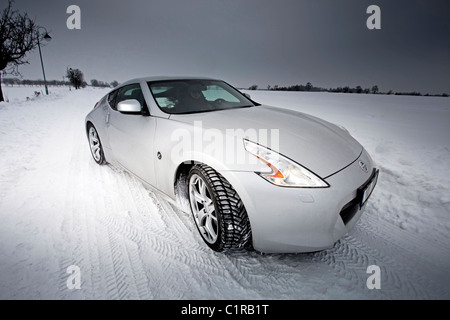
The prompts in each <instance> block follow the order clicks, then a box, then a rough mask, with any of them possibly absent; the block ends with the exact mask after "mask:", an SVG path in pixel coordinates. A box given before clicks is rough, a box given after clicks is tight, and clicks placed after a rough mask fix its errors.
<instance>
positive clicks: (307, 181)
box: [244, 139, 329, 188]
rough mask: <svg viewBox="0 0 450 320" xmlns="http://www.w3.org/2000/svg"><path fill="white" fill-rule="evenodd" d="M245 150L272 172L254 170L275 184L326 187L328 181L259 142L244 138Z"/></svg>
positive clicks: (298, 186)
mask: <svg viewBox="0 0 450 320" xmlns="http://www.w3.org/2000/svg"><path fill="white" fill-rule="evenodd" d="M244 147H245V150H247V151H248V152H250V153H251V154H252V155H254V156H255V157H257V158H258V159H260V160H261V161H262V162H264V163H265V164H266V165H267V166H268V167H269V168H270V169H271V170H272V172H269V173H266V172H256V173H257V174H258V175H260V176H261V177H263V178H264V179H266V180H267V181H269V182H270V183H273V184H275V185H277V186H283V187H297V188H326V187H329V185H328V183H326V182H325V181H323V180H322V179H321V178H319V177H318V176H317V175H315V174H314V173H312V172H311V171H309V170H308V169H306V168H304V167H302V166H301V165H299V164H298V163H296V162H294V161H292V160H290V159H288V158H286V157H284V156H283V155H281V154H279V153H278V152H275V151H272V150H270V149H268V148H265V147H263V146H261V145H259V144H256V143H254V142H251V141H249V140H246V139H244Z"/></svg>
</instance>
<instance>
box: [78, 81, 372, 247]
mask: <svg viewBox="0 0 450 320" xmlns="http://www.w3.org/2000/svg"><path fill="white" fill-rule="evenodd" d="M86 133H87V136H88V140H89V146H90V150H91V153H92V156H93V158H94V160H95V162H97V163H98V164H106V163H111V164H112V165H114V166H118V167H121V168H124V169H126V170H127V171H128V172H130V173H131V174H133V175H134V176H136V177H138V178H139V179H140V180H141V181H142V182H143V183H144V185H146V186H148V187H151V188H152V189H155V190H158V191H160V192H162V193H164V194H166V195H167V196H168V197H169V198H171V199H172V200H173V201H174V202H175V203H178V204H180V206H181V207H183V208H185V209H187V210H190V211H191V212H192V216H193V219H194V221H195V224H196V226H197V229H198V231H199V233H200V235H201V237H202V238H203V240H204V241H205V243H206V244H207V245H208V246H209V247H210V248H212V249H213V250H216V251H223V250H225V249H234V248H254V249H255V250H258V251H261V252H310V251H317V250H321V249H325V248H329V247H331V246H332V245H333V244H334V243H335V242H336V241H337V240H338V239H339V238H340V237H342V236H343V235H344V234H346V233H347V232H348V231H349V229H350V228H352V227H353V226H354V225H355V223H356V222H357V221H358V219H359V218H360V216H361V214H362V212H363V210H364V208H365V205H366V203H367V200H368V199H369V197H370V195H371V193H372V191H373V189H374V187H375V184H376V182H377V178H378V170H377V169H376V168H375V167H374V164H373V161H372V159H371V158H370V156H369V154H368V153H367V152H366V150H365V149H364V148H363V147H362V146H361V145H360V144H359V143H358V142H357V141H356V140H355V139H354V138H352V137H351V136H350V134H349V133H348V131H347V130H345V129H344V128H342V127H340V126H337V125H335V124H332V123H329V122H326V121H324V120H321V119H318V118H315V117H313V116H310V115H307V114H304V113H300V112H295V111H291V110H287V109H281V108H275V107H270V106H265V105H260V104H258V103H256V102H255V101H253V100H252V99H251V98H250V96H248V95H246V94H243V93H241V92H240V91H239V90H237V89H235V88H233V87H232V86H230V85H229V84H227V83H226V82H223V81H220V80H215V79H206V78H167V77H158V78H155V77H151V78H140V79H134V80H130V81H127V82H126V83H123V84H121V85H120V86H118V87H116V88H114V89H113V90H112V91H111V92H109V93H108V94H107V95H106V96H104V97H103V98H102V99H101V100H100V101H98V102H97V104H96V105H95V107H94V109H93V110H92V111H91V112H90V113H89V114H88V115H87V117H86Z"/></svg>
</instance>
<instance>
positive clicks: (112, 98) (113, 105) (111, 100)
mask: <svg viewBox="0 0 450 320" xmlns="http://www.w3.org/2000/svg"><path fill="white" fill-rule="evenodd" d="M116 98H117V90H114V91H113V92H111V93H110V94H109V95H108V103H109V106H110V107H111V108H112V109H113V110H117V109H116Z"/></svg>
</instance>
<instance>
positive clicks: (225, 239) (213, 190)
mask: <svg viewBox="0 0 450 320" xmlns="http://www.w3.org/2000/svg"><path fill="white" fill-rule="evenodd" d="M187 181H188V193H189V194H188V196H189V203H190V207H191V211H192V215H193V217H194V221H195V223H196V225H197V229H198V231H199V233H200V235H201V236H202V238H203V240H204V241H205V243H206V244H207V245H208V246H209V247H210V248H211V249H213V250H214V251H223V250H226V249H239V248H251V242H252V241H251V228H250V221H249V219H248V216H247V212H246V210H245V207H244V204H243V203H242V201H241V199H240V197H239V195H238V194H237V192H236V190H234V188H233V187H232V186H231V184H230V183H229V182H228V181H227V180H226V179H225V178H224V177H222V175H220V174H219V173H218V172H216V171H215V170H213V169H212V168H210V167H208V166H206V165H195V166H194V167H192V169H191V170H190V172H189V176H188V180H187Z"/></svg>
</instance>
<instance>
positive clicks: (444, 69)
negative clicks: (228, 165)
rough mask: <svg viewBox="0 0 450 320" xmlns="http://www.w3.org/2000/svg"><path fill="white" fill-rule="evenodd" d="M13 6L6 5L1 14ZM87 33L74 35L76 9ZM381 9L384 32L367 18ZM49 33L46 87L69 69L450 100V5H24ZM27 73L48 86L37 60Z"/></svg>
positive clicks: (199, 0)
mask: <svg viewBox="0 0 450 320" xmlns="http://www.w3.org/2000/svg"><path fill="white" fill-rule="evenodd" d="M5 2H6V1H2V3H3V5H2V9H3V8H4V6H5ZM72 4H75V5H78V6H79V7H80V8H81V30H69V29H68V28H67V27H66V21H67V19H68V18H69V14H67V13H66V9H67V7H68V6H69V5H72ZM371 4H375V5H378V6H379V7H380V8H381V30H369V29H368V28H367V27H366V20H367V18H368V17H369V14H367V13H366V9H367V7H368V6H369V5H371ZM14 8H16V9H19V10H20V11H26V12H27V13H28V14H29V15H30V16H31V17H33V18H35V19H36V22H37V23H38V24H39V25H41V26H44V27H46V28H47V30H48V31H49V33H50V35H51V37H52V40H51V41H50V42H48V43H47V44H46V46H45V47H43V48H42V53H43V58H44V64H45V70H46V76H47V79H57V80H62V77H63V75H64V74H65V70H66V68H67V67H72V68H79V69H81V70H82V71H83V72H84V74H85V79H86V81H87V82H88V83H89V82H90V80H91V79H97V80H102V81H107V82H111V81H112V80H117V81H119V82H123V81H126V80H128V79H130V78H135V77H139V76H149V75H186V76H208V77H215V78H220V79H224V80H226V81H227V82H229V83H230V84H232V85H235V86H237V87H249V86H250V85H252V84H257V85H259V87H260V88H266V87H267V85H272V86H273V85H280V86H283V85H293V84H305V83H306V82H308V81H309V82H311V83H313V85H315V86H319V87H325V88H329V87H337V86H345V85H348V86H351V87H355V86H357V85H361V86H362V87H363V88H366V87H371V86H372V85H375V84H377V85H378V86H379V87H380V89H381V90H382V91H387V90H389V89H392V90H394V91H420V92H422V93H437V94H440V93H443V92H447V93H450V61H449V60H450V1H448V0H428V1H425V0H423V1H418V0H395V1H393V0H370V1H366V0H270V1H269V0H151V1H149V0H126V1H111V0H81V1H76V0H70V1H65V0H53V1H50V0H39V1H36V0H26V1H25V0H16V2H15V4H14ZM29 58H30V59H29V61H30V65H27V66H24V67H21V69H20V70H21V73H22V75H23V77H24V78H27V79H39V78H41V79H42V70H41V67H40V62H39V53H38V51H37V50H36V51H33V52H32V53H31V54H29Z"/></svg>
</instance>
